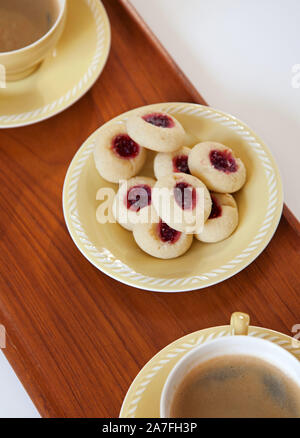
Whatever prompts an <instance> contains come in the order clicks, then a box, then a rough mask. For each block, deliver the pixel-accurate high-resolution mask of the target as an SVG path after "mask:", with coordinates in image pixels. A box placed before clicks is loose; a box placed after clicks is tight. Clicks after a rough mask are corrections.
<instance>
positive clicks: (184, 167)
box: [154, 147, 191, 179]
mask: <svg viewBox="0 0 300 438" xmlns="http://www.w3.org/2000/svg"><path fill="white" fill-rule="evenodd" d="M190 152H191V149H190V148H187V147H183V148H181V149H178V150H177V151H175V152H159V153H158V154H157V155H156V157H155V158H154V175H155V177H156V178H157V179H159V178H162V177H163V176H166V175H169V174H170V173H173V172H181V173H187V174H190V173H191V172H190V169H189V165H188V157H189V154H190Z"/></svg>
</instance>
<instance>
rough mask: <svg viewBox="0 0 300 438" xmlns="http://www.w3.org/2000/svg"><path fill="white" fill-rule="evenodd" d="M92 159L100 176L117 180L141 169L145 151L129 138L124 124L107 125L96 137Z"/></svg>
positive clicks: (127, 177)
mask: <svg viewBox="0 0 300 438" xmlns="http://www.w3.org/2000/svg"><path fill="white" fill-rule="evenodd" d="M94 160H95V165H96V168H97V170H98V172H99V173H100V175H101V176H102V178H104V179H106V180H107V181H110V182H119V181H121V180H125V179H129V178H131V177H133V176H135V175H136V174H137V173H138V172H139V171H140V170H141V168H142V167H143V165H144V163H145V160H146V151H145V149H144V148H143V147H142V146H141V145H140V144H138V143H137V142H135V141H134V140H132V138H130V136H129V135H128V133H127V130H126V128H125V126H124V125H121V124H120V125H119V124H114V125H107V126H105V127H103V129H101V131H100V132H99V135H98V137H97V139H96V146H95V149H94Z"/></svg>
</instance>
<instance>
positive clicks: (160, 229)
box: [133, 209, 193, 259]
mask: <svg viewBox="0 0 300 438" xmlns="http://www.w3.org/2000/svg"><path fill="white" fill-rule="evenodd" d="M152 214H153V216H154V217H155V218H156V219H155V220H154V221H153V222H148V223H141V224H137V225H135V226H134V228H133V236H134V239H135V241H136V243H137V244H138V246H139V247H140V248H141V249H142V250H143V251H145V252H146V253H147V254H150V255H151V256H153V257H157V258H159V259H173V258H175V257H179V256H181V255H182V254H184V253H185V252H186V251H187V250H188V249H189V248H190V246H191V244H192V242H193V235H192V234H184V233H181V232H180V231H177V230H174V229H173V228H170V227H169V226H168V225H167V224H166V223H165V222H163V221H162V220H161V219H160V218H158V216H157V215H156V213H155V211H154V209H153V212H152Z"/></svg>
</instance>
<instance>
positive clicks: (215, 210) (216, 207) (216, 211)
mask: <svg viewBox="0 0 300 438" xmlns="http://www.w3.org/2000/svg"><path fill="white" fill-rule="evenodd" d="M211 200H212V206H211V212H210V215H209V218H208V219H216V218H217V217H220V216H222V207H221V205H220V204H219V203H218V201H217V200H216V198H215V197H214V196H211Z"/></svg>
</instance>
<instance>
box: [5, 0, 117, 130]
mask: <svg viewBox="0 0 300 438" xmlns="http://www.w3.org/2000/svg"><path fill="white" fill-rule="evenodd" d="M109 49H110V25H109V21H108V17H107V14H106V11H105V9H104V7H103V5H102V3H101V2H100V1H99V0H68V4H67V20H66V25H65V30H64V32H63V35H62V37H61V39H60V41H59V43H58V45H57V47H56V48H55V49H54V51H53V52H52V54H51V55H49V56H48V57H47V58H46V59H45V61H44V62H43V63H42V64H41V66H40V67H39V68H38V69H37V70H36V71H35V72H34V73H33V74H31V75H30V76H29V77H27V78H25V79H23V80H20V81H16V82H7V84H6V88H0V128H13V127H17V126H24V125H30V124H32V123H37V122H40V121H41V120H45V119H48V118H49V117H52V116H54V115H55V114H58V113H60V112H61V111H63V110H65V109H66V108H68V107H69V106H70V105H72V104H73V103H74V102H76V101H77V100H78V99H79V98H80V97H82V96H83V95H84V94H85V93H86V92H87V91H88V90H89V89H90V87H91V86H92V85H93V84H94V82H95V81H96V80H97V78H98V77H99V75H100V73H101V72H102V70H103V67H104V65H105V63H106V60H107V57H108V53H109Z"/></svg>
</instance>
